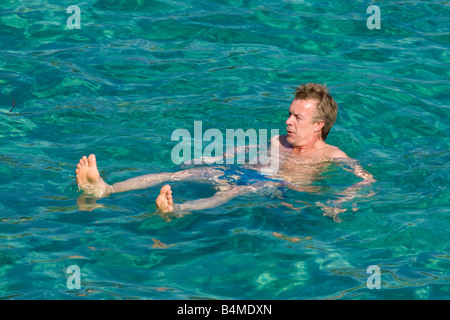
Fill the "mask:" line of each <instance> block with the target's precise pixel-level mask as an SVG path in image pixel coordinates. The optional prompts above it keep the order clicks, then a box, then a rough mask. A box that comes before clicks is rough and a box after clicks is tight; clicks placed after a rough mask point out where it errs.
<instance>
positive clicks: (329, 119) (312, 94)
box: [294, 83, 338, 140]
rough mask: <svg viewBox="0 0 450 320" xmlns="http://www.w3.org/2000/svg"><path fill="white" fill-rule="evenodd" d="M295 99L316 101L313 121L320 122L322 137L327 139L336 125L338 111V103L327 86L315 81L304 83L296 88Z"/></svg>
mask: <svg viewBox="0 0 450 320" xmlns="http://www.w3.org/2000/svg"><path fill="white" fill-rule="evenodd" d="M295 100H312V101H315V102H316V103H315V107H314V111H313V118H312V121H313V123H318V124H319V125H321V123H323V126H322V131H321V138H322V140H325V139H326V138H327V136H328V133H329V132H330V129H331V127H332V126H333V125H334V123H335V121H336V117H337V112H338V104H337V102H336V101H334V99H333V98H332V97H331V95H330V94H329V93H328V89H327V88H326V87H325V86H322V85H320V84H315V83H307V84H302V85H301V86H299V87H298V88H297V89H296V90H295V97H294V102H295Z"/></svg>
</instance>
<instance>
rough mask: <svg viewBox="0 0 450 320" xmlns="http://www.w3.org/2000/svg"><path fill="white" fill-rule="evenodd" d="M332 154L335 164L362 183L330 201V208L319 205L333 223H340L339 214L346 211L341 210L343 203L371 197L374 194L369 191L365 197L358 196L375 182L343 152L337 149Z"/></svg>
mask: <svg viewBox="0 0 450 320" xmlns="http://www.w3.org/2000/svg"><path fill="white" fill-rule="evenodd" d="M337 150H338V151H336V152H335V153H334V154H333V156H334V157H333V158H334V160H335V161H336V162H337V164H338V165H339V166H340V167H342V169H344V170H346V171H349V172H351V173H353V174H354V175H355V176H357V177H360V178H361V179H362V181H360V182H358V183H355V184H354V185H352V186H351V187H349V188H347V189H345V190H344V191H343V192H342V195H343V197H341V198H339V199H337V200H330V201H328V204H331V205H332V207H330V206H327V205H324V204H321V203H319V205H320V206H321V207H322V209H323V210H324V212H325V214H326V215H328V216H331V217H332V218H333V219H334V221H336V222H340V221H341V219H340V218H339V213H342V212H345V211H346V209H341V206H342V204H343V203H345V202H348V201H351V200H353V199H354V198H356V197H371V196H373V195H374V194H375V193H374V192H373V191H372V190H371V191H370V192H369V193H367V194H365V195H361V194H359V192H360V191H361V189H363V188H367V187H369V186H371V185H372V184H373V183H374V182H376V180H375V178H374V177H373V175H372V174H370V173H369V172H367V171H366V170H364V168H363V167H362V166H361V165H359V164H358V163H357V162H356V160H354V159H352V158H350V157H348V156H347V155H346V154H345V153H344V152H342V151H341V150H339V149H337Z"/></svg>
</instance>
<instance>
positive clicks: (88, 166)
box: [75, 154, 112, 198]
mask: <svg viewBox="0 0 450 320" xmlns="http://www.w3.org/2000/svg"><path fill="white" fill-rule="evenodd" d="M75 173H76V174H77V184H78V187H79V188H80V189H81V190H83V191H84V192H85V193H86V194H91V195H94V196H95V197H99V198H101V197H104V196H107V195H108V194H110V193H111V190H112V187H111V186H110V185H108V184H107V183H106V182H105V181H103V179H102V178H101V177H100V173H99V172H98V169H97V160H96V159H95V155H93V154H91V155H90V156H89V158H87V157H86V156H83V158H81V159H80V162H79V163H78V164H77V169H75Z"/></svg>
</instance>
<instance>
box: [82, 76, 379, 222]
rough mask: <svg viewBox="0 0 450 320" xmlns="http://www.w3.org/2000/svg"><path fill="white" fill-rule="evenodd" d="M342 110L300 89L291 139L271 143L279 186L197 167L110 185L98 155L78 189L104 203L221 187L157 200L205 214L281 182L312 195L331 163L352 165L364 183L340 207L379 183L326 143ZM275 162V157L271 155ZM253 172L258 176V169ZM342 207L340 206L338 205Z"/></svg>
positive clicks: (313, 89) (316, 92) (306, 87)
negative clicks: (200, 195)
mask: <svg viewBox="0 0 450 320" xmlns="http://www.w3.org/2000/svg"><path fill="white" fill-rule="evenodd" d="M337 111H338V105H337V103H336V101H335V100H334V99H333V98H332V97H331V95H330V94H329V92H328V89H327V88H326V87H325V86H322V85H319V84H314V83H308V84H303V85H301V86H299V87H298V88H297V89H296V91H295V96H294V99H293V101H292V103H291V105H290V108H289V116H288V118H287V120H286V125H287V127H286V131H287V134H286V135H280V136H276V137H273V138H272V139H271V143H276V144H278V147H279V148H278V154H277V155H275V156H277V157H278V159H279V169H278V172H276V173H273V176H272V177H271V178H273V180H269V181H261V182H260V183H255V184H248V185H245V184H244V185H230V184H229V183H227V181H226V180H224V179H221V178H220V177H221V176H223V175H224V171H223V167H205V166H203V167H194V168H190V169H186V170H183V171H178V172H175V173H171V172H163V173H156V174H149V175H143V176H139V177H135V178H131V179H128V180H126V181H122V182H118V183H114V184H113V185H109V184H107V183H106V182H105V181H104V180H103V179H102V178H101V177H100V174H99V171H98V168H97V161H96V158H95V155H93V154H91V155H90V156H89V157H86V156H84V157H83V158H82V159H81V160H80V162H79V163H78V164H77V169H76V170H75V171H76V177H77V183H78V186H79V188H80V189H81V190H83V191H84V193H85V194H90V195H93V196H94V197H97V198H101V197H105V196H108V195H109V194H112V193H118V192H124V191H129V190H135V189H145V188H149V187H151V186H153V185H156V184H159V183H164V182H169V181H180V180H188V181H189V180H191V181H204V182H209V183H212V184H213V185H215V186H216V187H217V190H218V191H217V193H216V194H215V195H214V196H212V197H210V198H206V199H198V200H194V201H189V202H185V203H183V204H175V203H174V202H173V197H172V190H171V187H170V185H168V184H166V185H164V186H163V187H162V188H161V190H160V193H159V195H158V197H157V199H156V207H157V208H158V210H159V211H161V212H165V213H167V212H173V211H180V210H200V209H206V208H212V207H216V206H219V205H221V204H223V203H225V202H226V201H229V200H230V199H232V198H234V197H236V196H237V195H239V194H242V193H243V192H251V191H255V190H257V189H258V188H261V187H263V186H267V185H272V186H273V185H274V184H275V185H276V183H275V181H277V180H278V181H280V182H281V181H283V182H284V183H285V184H284V185H287V186H288V187H289V188H292V189H295V190H298V191H306V192H308V190H311V183H312V182H313V181H314V179H315V178H316V177H317V176H318V175H319V174H320V172H321V170H323V168H324V167H325V166H326V165H328V164H329V163H330V161H347V162H349V163H352V165H351V167H352V169H351V171H352V172H353V173H354V174H355V175H357V176H358V177H360V178H362V179H363V180H362V181H361V182H359V183H357V184H355V185H354V186H352V187H350V188H348V189H347V190H346V192H344V194H346V195H347V197H344V198H342V199H340V201H341V202H342V201H345V200H350V199H352V198H353V197H355V194H356V191H357V190H359V189H360V188H361V187H363V186H367V185H369V184H371V183H373V182H374V181H375V180H374V178H373V176H372V175H371V174H370V173H368V172H367V171H365V170H364V169H362V167H360V166H359V165H357V164H356V163H355V162H354V161H353V162H352V159H350V158H349V157H348V156H347V155H346V154H345V153H344V152H343V151H341V150H340V149H339V148H338V147H335V146H331V145H329V144H327V143H325V139H326V138H327V136H328V133H329V131H330V129H331V127H332V126H333V125H334V123H335V121H336V117H337ZM271 156H274V155H271ZM253 169H256V170H258V169H257V168H256V167H254V168H253ZM336 203H337V202H335V204H336Z"/></svg>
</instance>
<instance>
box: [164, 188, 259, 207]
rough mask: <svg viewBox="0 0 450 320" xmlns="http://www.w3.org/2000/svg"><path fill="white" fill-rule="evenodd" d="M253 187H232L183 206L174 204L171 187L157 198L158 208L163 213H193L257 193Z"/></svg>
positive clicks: (165, 189)
mask: <svg viewBox="0 0 450 320" xmlns="http://www.w3.org/2000/svg"><path fill="white" fill-rule="evenodd" d="M256 190H257V188H255V187H253V186H230V187H229V188H227V189H224V190H222V191H218V192H216V194H214V195H213V196H212V197H209V198H203V199H197V200H192V201H186V202H184V203H183V204H178V203H176V204H175V203H174V202H173V197H172V190H171V188H170V186H169V185H165V186H163V187H162V188H161V191H160V193H159V196H158V197H157V198H156V207H157V209H158V210H159V211H161V212H164V213H166V212H172V211H191V210H202V209H209V208H215V207H218V206H220V205H222V204H224V203H226V202H228V201H229V200H231V199H233V198H235V197H236V196H238V195H242V194H245V193H249V192H254V191H256Z"/></svg>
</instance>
